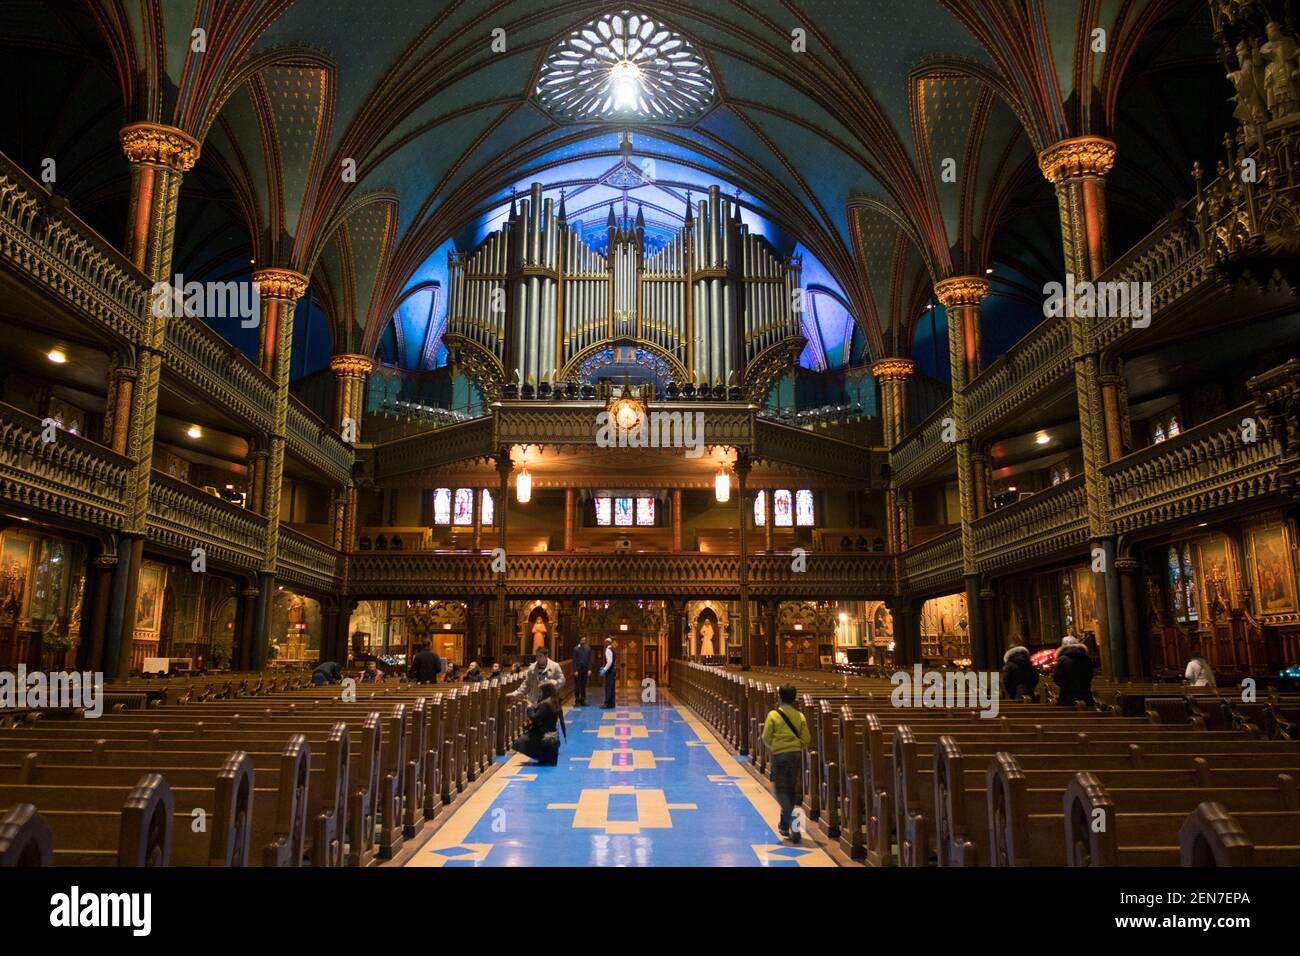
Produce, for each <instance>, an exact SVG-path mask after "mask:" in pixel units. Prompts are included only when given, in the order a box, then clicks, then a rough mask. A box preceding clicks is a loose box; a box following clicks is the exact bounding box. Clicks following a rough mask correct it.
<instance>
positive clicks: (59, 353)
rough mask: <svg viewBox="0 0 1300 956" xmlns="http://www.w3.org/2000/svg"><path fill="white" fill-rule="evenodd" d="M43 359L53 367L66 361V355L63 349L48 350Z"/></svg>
mask: <svg viewBox="0 0 1300 956" xmlns="http://www.w3.org/2000/svg"><path fill="white" fill-rule="evenodd" d="M45 357H46V358H47V359H49V360H50V361H51V362H53V363H54V364H55V365H62V364H63V363H64V362H66V361H67V360H68V356H67V353H65V352H64V351H63V349H50V350H49V352H47V353H46V354H45Z"/></svg>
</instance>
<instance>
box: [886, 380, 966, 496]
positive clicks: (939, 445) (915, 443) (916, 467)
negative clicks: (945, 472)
mask: <svg viewBox="0 0 1300 956" xmlns="http://www.w3.org/2000/svg"><path fill="white" fill-rule="evenodd" d="M951 419H952V401H951V400H949V401H946V402H944V403H943V404H942V405H940V406H939V407H938V408H936V409H935V410H934V411H933V412H931V413H930V416H929V417H928V418H927V419H926V420H925V421H923V422H921V424H920V425H918V426H917V427H916V428H914V429H912V431H910V432H909V433H908V434H907V436H906V437H905V438H904V439H903V440H902V441H901V442H899V443H898V445H896V446H895V447H894V449H893V452H892V454H891V456H890V467H891V468H892V470H893V477H894V482H895V483H896V484H898V485H900V486H901V485H907V484H911V483H913V482H915V481H917V480H919V479H921V478H922V477H924V476H925V475H927V474H928V473H929V472H931V471H933V470H934V469H936V468H938V467H939V466H940V465H941V464H942V463H943V462H944V461H945V460H946V459H947V458H948V457H949V456H954V457H955V455H956V452H957V444H956V442H951V441H944V440H943V432H944V428H945V427H946V426H945V422H946V421H950V420H951Z"/></svg>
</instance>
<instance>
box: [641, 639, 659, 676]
mask: <svg viewBox="0 0 1300 956" xmlns="http://www.w3.org/2000/svg"><path fill="white" fill-rule="evenodd" d="M642 659H643V661H644V662H645V666H644V667H643V668H642V673H643V674H645V676H646V677H653V678H654V679H655V683H659V682H660V681H662V680H663V674H662V673H661V672H660V670H659V666H660V665H659V645H658V643H656V642H653V641H647V642H646V645H645V652H644V654H643V655H642Z"/></svg>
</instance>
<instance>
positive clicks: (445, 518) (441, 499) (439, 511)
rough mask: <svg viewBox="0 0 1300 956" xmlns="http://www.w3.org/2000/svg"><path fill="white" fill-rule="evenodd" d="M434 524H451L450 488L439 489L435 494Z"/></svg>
mask: <svg viewBox="0 0 1300 956" xmlns="http://www.w3.org/2000/svg"><path fill="white" fill-rule="evenodd" d="M433 523H434V524H451V489H450V488H438V489H435V490H434V492H433Z"/></svg>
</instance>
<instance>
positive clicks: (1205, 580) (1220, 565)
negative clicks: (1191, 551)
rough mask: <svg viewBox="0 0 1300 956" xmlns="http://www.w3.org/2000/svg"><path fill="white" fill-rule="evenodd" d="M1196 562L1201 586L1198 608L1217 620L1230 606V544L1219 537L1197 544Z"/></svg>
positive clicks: (1214, 536)
mask: <svg viewBox="0 0 1300 956" xmlns="http://www.w3.org/2000/svg"><path fill="white" fill-rule="evenodd" d="M1196 561H1197V566H1198V568H1199V574H1198V575H1197V576H1198V577H1199V578H1200V583H1201V607H1202V608H1204V609H1205V610H1207V611H1208V612H1209V613H1210V616H1211V617H1217V616H1218V615H1220V614H1222V613H1224V612H1225V611H1226V610H1227V609H1228V608H1229V607H1231V606H1232V593H1233V588H1234V584H1235V581H1234V575H1233V570H1232V545H1231V543H1230V542H1229V541H1228V539H1227V537H1226V536H1224V535H1221V534H1216V535H1212V536H1210V537H1208V538H1202V539H1201V540H1200V541H1198V542H1197V543H1196Z"/></svg>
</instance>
